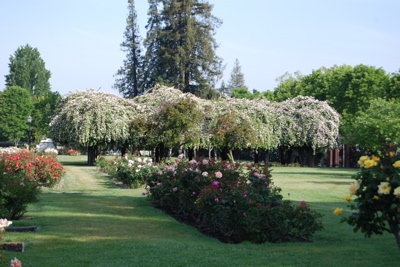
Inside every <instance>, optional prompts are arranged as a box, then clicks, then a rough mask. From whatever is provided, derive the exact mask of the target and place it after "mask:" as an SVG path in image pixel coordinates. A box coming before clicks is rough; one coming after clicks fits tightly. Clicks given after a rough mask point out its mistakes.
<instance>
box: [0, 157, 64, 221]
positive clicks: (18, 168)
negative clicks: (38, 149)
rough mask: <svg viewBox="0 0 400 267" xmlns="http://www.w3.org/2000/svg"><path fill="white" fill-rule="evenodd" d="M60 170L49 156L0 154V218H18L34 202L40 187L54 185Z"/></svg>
mask: <svg viewBox="0 0 400 267" xmlns="http://www.w3.org/2000/svg"><path fill="white" fill-rule="evenodd" d="M63 174H64V168H63V167H62V165H61V164H60V163H58V162H57V161H56V160H55V159H54V158H53V157H49V156H39V155H37V154H35V153H32V152H30V151H28V150H19V151H17V152H14V153H3V154H0V216H3V217H8V218H12V219H18V218H19V217H21V216H22V215H23V214H24V213H25V211H26V206H27V205H28V204H29V203H31V202H34V201H36V200H37V196H38V194H39V193H40V188H41V187H42V186H45V187H52V186H54V185H55V184H56V183H57V182H58V181H59V180H60V179H61V176H62V175H63Z"/></svg>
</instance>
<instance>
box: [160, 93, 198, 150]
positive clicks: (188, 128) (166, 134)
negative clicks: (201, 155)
mask: <svg viewBox="0 0 400 267" xmlns="http://www.w3.org/2000/svg"><path fill="white" fill-rule="evenodd" d="M202 119H203V116H202V112H201V110H200V109H199V107H198V106H197V103H196V102H195V101H194V100H192V99H190V98H179V99H177V100H175V101H166V103H165V104H164V105H163V106H162V107H160V111H159V112H158V114H157V118H154V120H158V123H157V124H158V127H157V128H158V129H159V130H160V131H159V132H158V133H157V135H158V136H160V137H162V143H164V144H165V145H167V146H168V147H174V146H189V145H190V146H196V145H197V146H198V145H199V143H200V134H201V124H202Z"/></svg>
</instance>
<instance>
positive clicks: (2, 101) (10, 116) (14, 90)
mask: <svg viewBox="0 0 400 267" xmlns="http://www.w3.org/2000/svg"><path fill="white" fill-rule="evenodd" d="M32 110H33V104H32V98H31V94H30V93H29V91H28V90H27V89H24V88H21V87H18V86H11V87H7V88H6V89H5V90H4V91H3V92H0V137H1V138H4V139H6V140H10V141H14V142H18V141H20V140H21V139H25V140H27V139H28V127H29V124H28V121H27V120H28V117H29V116H30V115H31V112H32Z"/></svg>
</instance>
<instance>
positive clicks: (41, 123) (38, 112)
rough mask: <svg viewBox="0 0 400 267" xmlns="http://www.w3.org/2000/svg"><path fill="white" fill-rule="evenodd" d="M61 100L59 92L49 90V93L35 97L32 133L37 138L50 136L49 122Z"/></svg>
mask: <svg viewBox="0 0 400 267" xmlns="http://www.w3.org/2000/svg"><path fill="white" fill-rule="evenodd" d="M61 100H62V99H61V96H60V94H59V93H57V92H55V93H54V92H48V93H47V94H44V95H41V96H36V97H33V105H34V109H33V112H32V131H33V134H32V135H33V136H34V138H35V139H36V140H41V139H42V138H43V137H46V136H49V134H50V126H49V124H50V121H51V118H52V117H53V116H54V113H55V111H56V108H57V107H58V105H59V104H60V102H61Z"/></svg>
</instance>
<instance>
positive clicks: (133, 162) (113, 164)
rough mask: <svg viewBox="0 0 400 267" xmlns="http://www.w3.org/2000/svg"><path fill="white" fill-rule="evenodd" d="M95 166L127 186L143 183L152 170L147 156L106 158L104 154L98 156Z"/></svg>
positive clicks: (132, 186) (136, 185)
mask: <svg viewBox="0 0 400 267" xmlns="http://www.w3.org/2000/svg"><path fill="white" fill-rule="evenodd" d="M96 166H98V167H99V168H100V170H102V171H103V172H105V173H107V174H108V175H110V176H111V177H112V178H115V179H117V180H118V181H120V182H122V183H123V184H124V185H125V186H126V187H129V188H138V187H140V186H142V185H144V184H145V180H146V177H147V176H149V175H151V173H152V171H153V164H152V160H151V158H147V157H133V156H124V157H114V158H112V159H107V158H106V157H105V156H99V157H98V158H97V160H96Z"/></svg>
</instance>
